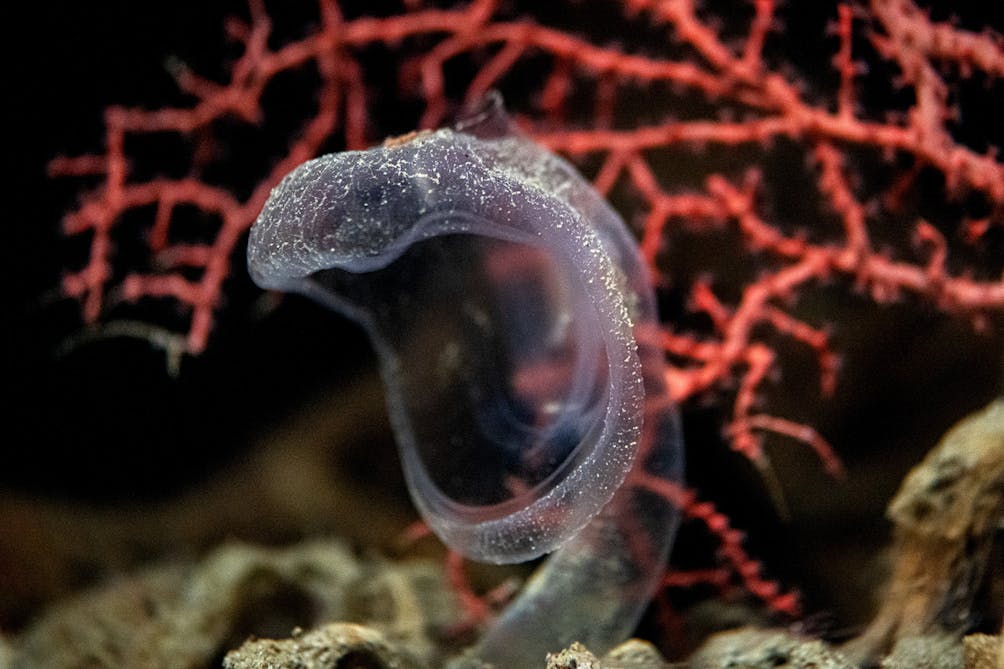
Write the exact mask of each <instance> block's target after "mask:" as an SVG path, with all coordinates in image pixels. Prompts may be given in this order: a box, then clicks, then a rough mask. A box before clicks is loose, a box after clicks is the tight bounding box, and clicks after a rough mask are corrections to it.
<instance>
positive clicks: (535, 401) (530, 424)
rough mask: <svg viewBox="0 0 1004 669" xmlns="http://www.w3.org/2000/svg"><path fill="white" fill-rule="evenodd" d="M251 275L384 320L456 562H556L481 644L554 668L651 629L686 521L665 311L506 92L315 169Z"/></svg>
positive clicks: (407, 434)
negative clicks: (439, 125)
mask: <svg viewBox="0 0 1004 669" xmlns="http://www.w3.org/2000/svg"><path fill="white" fill-rule="evenodd" d="M248 268H249V271H250V273H251V276H252V278H253V279H254V280H255V282H256V283H257V284H258V285H259V286H262V287H263V288H270V289H277V290H283V291H292V292H297V293H302V294H304V295H307V296H310V297H312V298H314V299H315V300H317V301H319V302H321V303H323V304H325V305H327V306H329V307H331V308H333V309H336V310H338V311H340V312H342V313H344V314H346V315H347V316H348V317H350V318H352V319H353V320H355V321H357V322H358V323H360V324H361V325H362V327H364V328H365V329H366V331H367V333H368V334H369V336H370V337H371V339H372V341H373V345H374V346H375V348H376V350H377V353H378V355H379V358H380V363H381V372H382V375H383V379H384V382H385V386H386V393H387V401H388V406H389V409H390V418H391V422H392V424H393V427H394V431H395V435H396V439H397V442H398V448H399V451H400V456H401V461H402V463H403V467H404V473H405V478H406V480H407V483H408V487H409V489H410V491H411V495H412V498H413V500H414V502H415V504H416V506H417V507H418V509H419V511H420V512H421V514H422V516H423V518H424V519H425V520H426V522H427V523H428V524H429V525H430V527H431V528H432V529H433V530H434V531H435V532H436V533H437V534H438V535H439V536H440V537H441V538H442V540H443V541H444V542H445V543H446V544H448V545H449V546H450V547H451V548H453V549H454V550H457V551H459V552H461V553H463V554H464V555H466V556H468V557H470V558H472V559H475V560H480V561H486V562H494V563H510V562H521V561H524V560H529V559H532V558H535V557H538V556H541V555H544V554H545V553H550V552H552V551H555V550H556V551H557V552H555V554H554V555H553V556H552V557H551V558H550V559H549V560H548V561H547V563H546V564H545V565H544V566H543V567H542V568H541V569H539V570H538V572H537V573H536V574H535V575H534V576H533V578H532V579H531V580H530V582H529V583H528V584H527V587H526V588H525V589H524V591H523V593H522V594H521V595H520V596H519V598H518V599H517V600H516V601H515V602H514V603H513V604H512V605H511V606H510V607H509V608H508V609H507V610H506V611H505V612H504V613H503V614H502V616H500V618H499V619H498V620H497V621H496V622H495V624H494V625H493V627H492V628H491V629H490V630H489V631H488V632H487V633H486V635H485V636H484V638H483V639H482V640H481V642H480V643H479V645H478V646H477V647H475V648H474V649H473V651H472V652H473V653H474V654H476V655H477V656H479V657H481V658H482V659H485V660H487V661H489V662H491V663H493V664H495V665H496V666H499V667H507V668H517V669H518V668H520V667H537V666H541V663H542V662H543V659H544V655H545V654H546V653H547V652H549V651H556V650H559V649H560V648H561V647H562V646H563V645H566V644H568V643H570V642H572V641H576V640H578V641H582V642H584V643H586V644H587V645H589V646H590V647H591V648H592V649H593V650H595V651H600V652H602V651H604V650H606V649H608V648H609V647H611V646H612V645H614V644H616V643H618V642H619V641H621V640H623V639H624V638H626V636H627V635H628V634H630V632H631V630H632V629H633V628H634V626H635V625H636V624H637V621H638V618H639V617H640V615H641V613H642V612H643V610H644V608H645V606H646V604H647V602H648V600H649V598H650V597H651V595H652V593H653V591H654V589H655V588H656V587H657V585H658V582H659V577H660V575H661V573H662V570H663V569H664V565H665V560H666V557H667V554H668V552H669V548H670V546H671V544H672V538H673V536H674V534H675V530H676V523H677V514H676V512H675V510H674V509H673V508H672V506H671V505H670V504H669V502H668V501H667V500H666V499H665V498H663V497H661V496H659V495H658V494H656V493H655V492H653V489H654V488H655V487H657V486H652V485H644V484H643V480H645V479H647V480H648V481H649V482H651V479H652V478H653V477H654V478H657V479H661V480H670V481H676V480H678V479H679V477H680V472H681V470H682V463H683V456H682V443H681V438H680V434H679V427H678V424H677V419H676V414H675V410H674V409H673V407H672V405H671V403H670V402H669V400H668V399H667V397H666V394H665V388H664V385H663V383H664V382H663V380H662V364H661V352H660V351H659V350H658V348H657V347H656V346H654V345H653V341H654V339H653V337H652V333H654V332H655V331H656V325H657V321H656V313H655V303H654V296H653V294H652V290H651V288H650V282H649V280H648V276H647V275H646V271H645V266H644V264H643V263H642V261H641V258H640V256H639V254H638V251H637V247H636V244H635V242H634V239H633V238H632V236H631V234H630V233H629V231H628V230H627V228H626V227H625V225H624V222H623V220H622V219H621V218H620V217H619V216H618V215H617V214H616V213H615V212H614V211H613V209H611V208H610V206H609V205H608V204H607V203H606V202H605V201H604V200H603V199H602V198H601V197H600V196H599V194H598V193H596V191H595V190H593V189H592V187H591V186H590V185H589V184H588V182H586V181H585V180H584V179H583V178H582V177H581V176H580V175H579V174H578V173H577V172H576V171H575V169H574V168H573V167H572V166H571V165H569V164H568V163H567V162H566V161H564V160H562V159H561V158H559V157H557V156H555V155H553V154H551V153H549V152H547V151H546V150H545V149H543V148H541V147H540V146H537V145H536V144H534V143H533V142H531V141H530V140H529V139H527V138H525V137H524V136H522V135H521V134H519V133H518V132H516V131H515V130H514V128H513V126H512V124H511V123H510V122H509V119H508V117H507V116H506V115H505V113H504V111H503V110H502V107H501V102H500V101H499V98H498V96H497V95H496V96H492V97H489V98H487V99H486V101H485V102H484V103H483V105H482V107H481V108H480V109H479V110H478V111H476V112H474V113H472V114H470V115H468V116H467V117H465V118H463V119H462V120H461V121H460V122H459V123H458V124H457V125H456V126H454V127H453V128H445V129H440V130H436V131H434V132H420V133H415V134H413V135H410V136H406V137H404V138H398V139H394V140H390V141H388V142H387V143H385V144H384V146H381V147H377V148H374V149H370V150H368V151H349V152H344V153H337V154H331V155H326V156H322V157H320V158H317V159H315V160H311V161H308V162H306V163H304V164H303V165H300V166H299V167H297V168H296V169H295V170H293V172H291V173H290V174H289V175H287V176H286V177H285V178H284V179H283V181H282V183H280V184H279V186H277V187H276V188H275V189H274V190H273V191H272V194H271V196H270V197H269V199H268V202H267V203H266V204H265V207H264V210H263V211H262V213H261V215H260V216H259V217H258V220H257V221H256V222H255V224H254V226H253V228H252V229H251V237H250V241H249V243H248Z"/></svg>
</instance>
